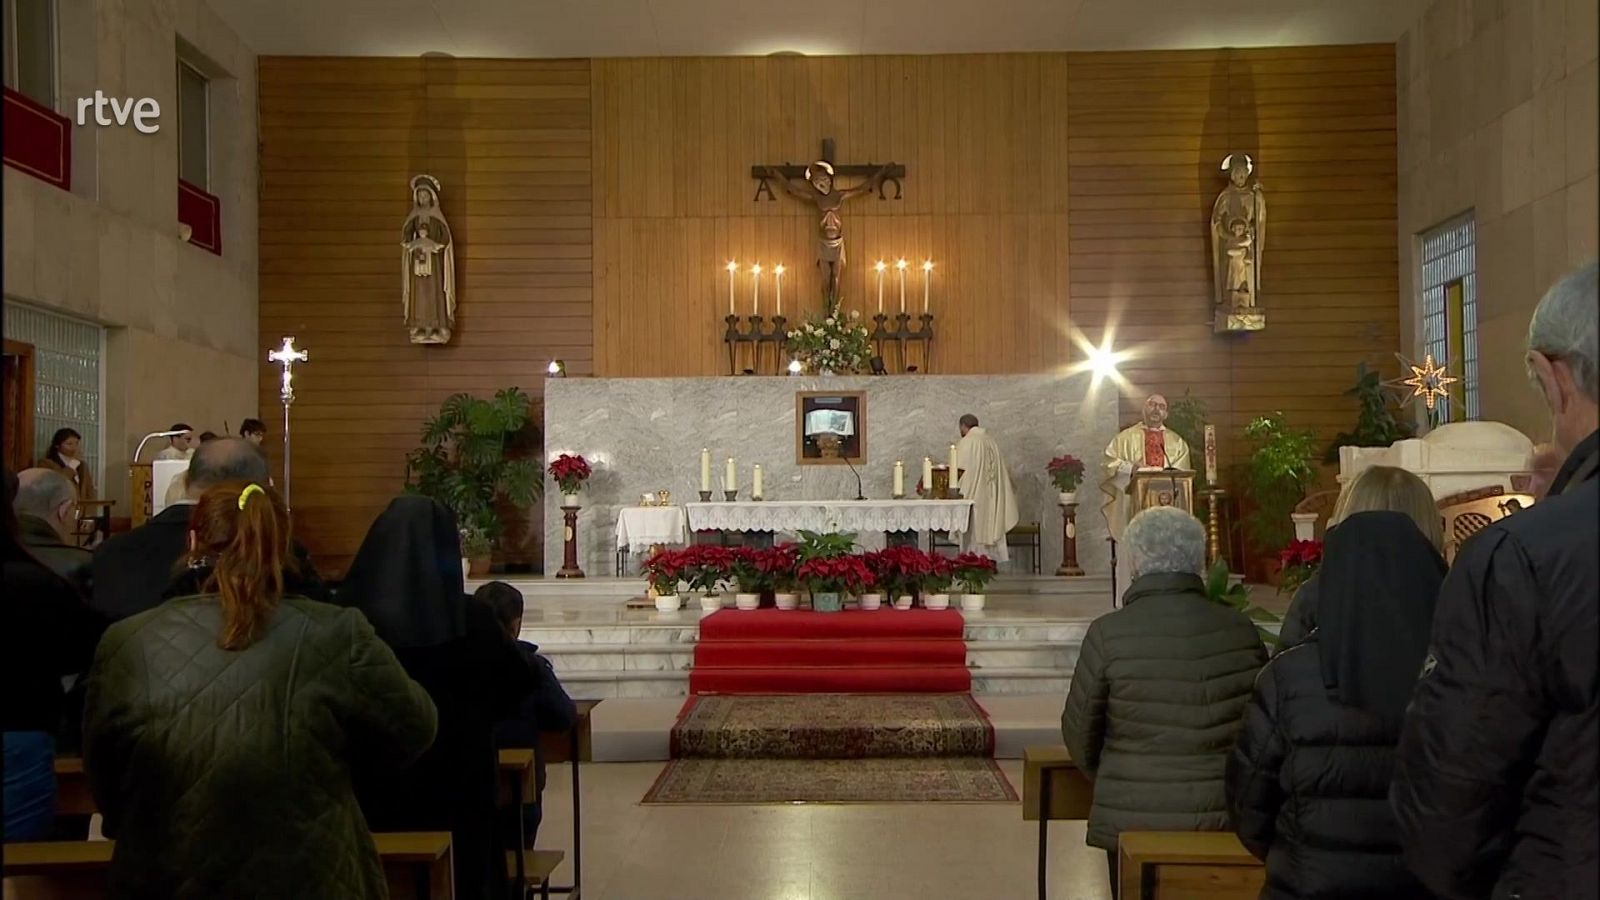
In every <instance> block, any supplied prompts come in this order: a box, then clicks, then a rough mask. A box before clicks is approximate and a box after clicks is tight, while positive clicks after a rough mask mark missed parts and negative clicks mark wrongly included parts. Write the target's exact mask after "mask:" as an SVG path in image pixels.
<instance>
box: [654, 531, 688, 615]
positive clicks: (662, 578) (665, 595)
mask: <svg viewBox="0 0 1600 900" xmlns="http://www.w3.org/2000/svg"><path fill="white" fill-rule="evenodd" d="M683 563H684V557H683V551H681V550H668V549H666V548H665V547H663V548H661V549H659V550H657V551H656V552H654V553H652V554H650V557H649V558H648V559H646V560H645V561H644V574H645V578H646V579H647V580H648V581H649V583H650V591H651V593H653V594H655V598H656V609H658V610H660V611H662V612H675V611H677V610H678V609H679V608H680V606H681V605H682V602H681V601H680V600H679V598H678V582H680V581H682V580H683V568H684V566H683Z"/></svg>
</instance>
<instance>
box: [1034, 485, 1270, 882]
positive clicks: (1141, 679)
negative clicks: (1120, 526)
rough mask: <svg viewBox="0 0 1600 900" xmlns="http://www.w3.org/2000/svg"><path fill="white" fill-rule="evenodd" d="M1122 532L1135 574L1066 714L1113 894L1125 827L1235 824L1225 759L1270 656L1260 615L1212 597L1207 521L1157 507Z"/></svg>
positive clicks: (1097, 623)
mask: <svg viewBox="0 0 1600 900" xmlns="http://www.w3.org/2000/svg"><path fill="white" fill-rule="evenodd" d="M1123 542H1124V545H1125V546H1126V547H1127V551H1128V557H1129V562H1130V564H1131V565H1132V567H1133V584H1132V585H1131V586H1130V587H1129V589H1128V592H1127V595H1126V596H1125V597H1123V605H1122V608H1120V609H1118V610H1116V611H1114V612H1111V613H1107V614H1106V615H1103V616H1101V617H1100V618H1098V619H1095V620H1094V622H1093V623H1091V624H1090V625H1089V630H1088V632H1087V633H1086V634H1085V635H1084V639H1083V649H1082V651H1081V653H1080V655H1079V657H1078V664H1077V666H1076V668H1075V669H1074V670H1073V673H1072V686H1071V688H1070V689H1069V690H1068V693H1067V704H1066V708H1065V710H1064V711H1063V712H1062V714H1061V730H1062V734H1063V735H1064V737H1065V738H1066V744H1067V747H1068V748H1069V749H1070V750H1071V752H1072V759H1073V761H1074V762H1075V763H1077V765H1078V767H1079V768H1080V769H1081V770H1082V771H1083V773H1084V774H1085V775H1086V776H1088V777H1089V779H1090V780H1092V781H1093V782H1094V804H1093V806H1092V807H1091V808H1090V811H1089V829H1088V843H1089V845H1090V846H1092V847H1099V848H1100V849H1102V850H1104V851H1105V852H1106V861H1107V863H1108V865H1109V869H1110V872H1111V888H1112V894H1113V896H1116V891H1117V835H1118V834H1120V833H1121V832H1123V831H1133V830H1153V831H1194V830H1201V831H1220V830H1223V829H1225V828H1227V827H1228V814H1227V804H1226V798H1225V796H1224V792H1223V781H1222V778H1223V768H1224V765H1225V764H1226V761H1227V756H1228V753H1229V751H1230V750H1232V748H1233V743H1234V737H1235V736H1236V734H1237V732H1238V729H1239V718H1240V716H1241V715H1242V714H1243V712H1244V706H1245V703H1246V702H1247V701H1248V700H1249V698H1250V690H1251V685H1252V682H1253V681H1254V680H1255V676H1256V672H1258V671H1259V670H1260V668H1261V664H1262V663H1263V662H1265V661H1266V657H1267V652H1266V648H1265V647H1264V646H1263V645H1262V643H1261V637H1260V635H1259V633H1258V632H1257V631H1256V627H1255V625H1254V624H1252V623H1251V621H1250V620H1249V619H1248V618H1246V617H1245V616H1244V614H1242V613H1240V612H1238V611H1236V610H1233V609H1229V608H1228V607H1226V606H1223V605H1221V604H1218V603H1213V602H1212V601H1211V600H1210V599H1209V598H1208V597H1207V596H1206V586H1205V582H1204V581H1203V580H1202V579H1201V577H1200V573H1201V572H1203V571H1204V569H1205V550H1206V535H1205V528H1204V527H1203V526H1202V525H1201V524H1200V522H1199V520H1198V519H1196V518H1194V517H1193V516H1191V515H1189V514H1188V513H1186V512H1184V511H1183V510H1180V509H1176V508H1174V507H1170V506H1167V507H1155V508H1153V509H1147V510H1145V511H1144V512H1141V513H1139V514H1138V515H1137V516H1134V518H1133V521H1131V522H1129V523H1128V527H1127V529H1126V530H1124V532H1123Z"/></svg>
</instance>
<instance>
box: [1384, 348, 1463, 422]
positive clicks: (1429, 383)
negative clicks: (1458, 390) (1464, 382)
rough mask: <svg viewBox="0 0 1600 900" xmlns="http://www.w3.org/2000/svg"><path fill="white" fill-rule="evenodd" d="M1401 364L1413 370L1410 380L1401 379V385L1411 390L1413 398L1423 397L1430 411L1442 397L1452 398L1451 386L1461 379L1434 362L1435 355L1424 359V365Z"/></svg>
mask: <svg viewBox="0 0 1600 900" xmlns="http://www.w3.org/2000/svg"><path fill="white" fill-rule="evenodd" d="M1401 362H1403V363H1404V364H1405V366H1406V367H1407V368H1409V369H1410V370H1411V377H1410V378H1402V379H1400V382H1399V383H1400V384H1403V385H1405V386H1406V387H1409V388H1411V398H1416V397H1421V398H1422V402H1423V403H1425V404H1426V405H1427V407H1428V409H1429V410H1432V409H1433V408H1434V406H1435V405H1436V404H1437V403H1438V402H1439V398H1440V397H1445V398H1448V397H1449V396H1450V385H1452V384H1455V383H1456V382H1458V381H1460V380H1461V379H1459V378H1456V377H1455V376H1453V375H1450V374H1448V372H1447V370H1446V369H1445V368H1444V366H1441V365H1438V364H1436V363H1435V362H1434V361H1433V354H1432V353H1429V354H1427V355H1426V356H1424V357H1423V358H1422V365H1420V366H1419V365H1417V364H1416V363H1414V362H1410V361H1408V360H1404V359H1402V360H1401Z"/></svg>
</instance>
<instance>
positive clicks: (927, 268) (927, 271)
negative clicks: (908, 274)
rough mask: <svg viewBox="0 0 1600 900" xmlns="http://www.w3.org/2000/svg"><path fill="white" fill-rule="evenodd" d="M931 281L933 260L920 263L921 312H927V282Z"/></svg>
mask: <svg viewBox="0 0 1600 900" xmlns="http://www.w3.org/2000/svg"><path fill="white" fill-rule="evenodd" d="M932 280H933V260H931V259H928V260H923V262H922V311H923V312H927V311H928V282H930V281H932Z"/></svg>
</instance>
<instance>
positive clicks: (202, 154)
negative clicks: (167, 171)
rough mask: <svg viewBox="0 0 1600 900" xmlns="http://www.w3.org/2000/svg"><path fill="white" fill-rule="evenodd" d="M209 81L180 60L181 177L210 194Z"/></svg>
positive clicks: (179, 158)
mask: <svg viewBox="0 0 1600 900" xmlns="http://www.w3.org/2000/svg"><path fill="white" fill-rule="evenodd" d="M210 92H211V82H210V79H208V78H206V76H205V75H204V74H203V73H202V72H201V71H200V70H199V69H197V68H195V67H194V66H193V65H191V64H190V63H188V62H185V61H184V60H182V59H179V60H178V177H179V178H181V179H183V180H184V181H187V182H189V183H190V184H192V185H194V186H195V187H197V188H200V189H201V190H203V191H209V190H211V116H210V108H209V106H208V103H209V101H210V96H209V95H210Z"/></svg>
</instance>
